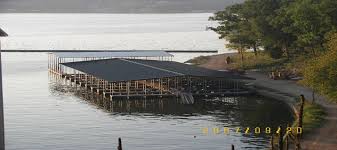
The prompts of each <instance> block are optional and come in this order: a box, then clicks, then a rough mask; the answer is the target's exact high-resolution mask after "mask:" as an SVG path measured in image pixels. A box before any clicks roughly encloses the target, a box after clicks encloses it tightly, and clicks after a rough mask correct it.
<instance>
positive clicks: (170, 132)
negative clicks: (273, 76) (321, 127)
mask: <svg viewBox="0 0 337 150" xmlns="http://www.w3.org/2000/svg"><path fill="white" fill-rule="evenodd" d="M210 15H211V14H207V13H202V14H160V15H159V14H142V15H140V14H0V23H1V24H0V26H1V28H3V29H4V30H5V31H7V32H8V34H10V37H8V38H5V39H2V43H3V49H149V50H158V49H173V50H175V49H179V50H181V49H183V50H210V49H211V50H214V49H217V50H220V51H221V52H226V51H228V50H227V49H225V48H224V42H223V41H222V40H219V39H218V36H217V35H216V34H215V33H213V32H210V31H205V28H206V26H209V25H212V23H210V22H209V21H207V18H208V17H209V16H210ZM198 55H201V54H177V55H175V58H174V60H176V61H180V62H183V61H185V60H188V59H190V58H192V57H194V56H198ZM203 55H204V54H203ZM2 58H3V61H2V66H3V82H4V83H3V84H4V85H3V88H4V105H5V106H4V107H5V128H6V131H5V133H6V147H7V149H9V150H44V149H52V150H78V149H81V150H92V149H102V150H103V149H114V148H116V146H117V138H118V137H121V138H122V141H123V146H124V147H123V148H124V149H126V150H158V149H165V150H197V149H200V150H217V149H218V150H223V149H229V148H230V145H231V144H234V145H235V146H236V148H238V149H263V148H265V147H267V146H268V142H269V137H268V135H265V134H261V135H253V134H248V135H245V134H244V133H242V132H241V133H235V131H234V130H235V128H236V127H241V128H245V127H251V128H254V127H256V126H258V127H261V128H262V129H263V128H264V127H267V126H269V127H271V128H276V127H277V126H279V125H280V124H285V123H287V122H291V121H292V115H291V113H290V111H289V110H288V108H287V106H286V105H285V104H283V103H281V102H278V101H275V100H270V99H267V98H263V97H255V96H252V97H237V98H219V99H218V100H217V101H215V102H209V101H208V100H206V99H198V103H197V104H195V105H191V106H187V105H180V104H177V103H175V102H174V101H175V100H174V99H171V100H170V99H168V100H163V101H161V102H160V104H159V101H158V100H155V101H153V102H152V101H151V100H147V101H146V104H144V101H138V102H137V103H140V104H143V105H142V106H139V105H136V104H135V102H134V101H133V102H129V103H123V104H121V105H120V106H115V107H114V111H110V110H107V109H104V108H102V107H100V106H99V105H97V104H95V103H94V102H93V100H88V99H86V98H84V97H83V96H79V95H78V94H76V92H74V91H71V88H69V87H67V86H65V85H62V84H59V82H55V80H52V79H51V78H50V77H49V75H48V71H47V54H46V53H3V54H2ZM224 101H225V102H224ZM227 101H229V102H227ZM213 127H219V128H222V127H229V128H230V129H231V132H230V134H229V135H225V134H218V135H215V134H213V133H212V131H211V130H212V128H213ZM204 128H209V129H210V131H209V132H210V133H209V134H208V135H205V134H203V132H202V131H203V129H204Z"/></svg>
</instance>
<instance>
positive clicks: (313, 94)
mask: <svg viewBox="0 0 337 150" xmlns="http://www.w3.org/2000/svg"><path fill="white" fill-rule="evenodd" d="M312 102H313V103H315V90H314V89H312Z"/></svg>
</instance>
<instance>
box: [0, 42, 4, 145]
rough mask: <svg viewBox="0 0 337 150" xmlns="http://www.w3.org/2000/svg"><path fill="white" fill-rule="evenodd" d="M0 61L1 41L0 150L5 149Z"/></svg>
mask: <svg viewBox="0 0 337 150" xmlns="http://www.w3.org/2000/svg"><path fill="white" fill-rule="evenodd" d="M1 62H2V60H1V41H0V149H3V150H4V149H5V123H4V106H3V93H2V67H1V66H2V63H1Z"/></svg>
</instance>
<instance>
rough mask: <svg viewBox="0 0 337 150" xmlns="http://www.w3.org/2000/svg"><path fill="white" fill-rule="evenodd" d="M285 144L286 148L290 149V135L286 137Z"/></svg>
mask: <svg viewBox="0 0 337 150" xmlns="http://www.w3.org/2000/svg"><path fill="white" fill-rule="evenodd" d="M284 142H285V146H286V150H289V141H288V135H287V136H286V139H285V141H284Z"/></svg>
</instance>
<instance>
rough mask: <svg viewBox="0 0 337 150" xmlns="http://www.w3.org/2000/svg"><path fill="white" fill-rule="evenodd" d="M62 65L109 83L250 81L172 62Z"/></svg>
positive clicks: (105, 62)
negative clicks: (193, 79)
mask: <svg viewBox="0 0 337 150" xmlns="http://www.w3.org/2000/svg"><path fill="white" fill-rule="evenodd" d="M62 65H64V66H67V67H70V68H73V69H75V70H78V71H81V72H83V73H86V74H90V75H93V76H95V77H98V78H100V79H104V80H106V81H109V82H116V81H133V80H145V79H157V78H165V77H177V76H196V77H212V78H227V79H251V78H246V77H243V76H240V75H236V74H233V73H230V72H223V71H216V70H210V69H206V68H201V67H197V66H192V65H187V64H183V63H179V62H173V61H156V60H139V59H120V58H114V59H103V60H93V61H80V62H70V63H62Z"/></svg>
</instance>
